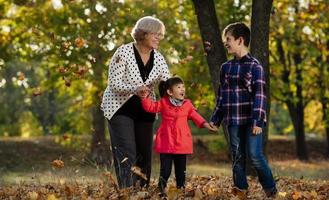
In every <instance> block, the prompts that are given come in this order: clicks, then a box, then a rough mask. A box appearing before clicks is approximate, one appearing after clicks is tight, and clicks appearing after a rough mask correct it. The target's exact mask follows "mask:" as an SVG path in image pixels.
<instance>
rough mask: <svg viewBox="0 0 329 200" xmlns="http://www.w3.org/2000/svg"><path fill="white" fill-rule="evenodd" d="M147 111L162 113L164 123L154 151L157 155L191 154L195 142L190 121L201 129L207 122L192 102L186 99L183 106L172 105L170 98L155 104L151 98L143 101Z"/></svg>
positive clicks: (157, 135)
mask: <svg viewBox="0 0 329 200" xmlns="http://www.w3.org/2000/svg"><path fill="white" fill-rule="evenodd" d="M142 105H143V108H144V109H145V111H147V112H152V113H158V112H160V113H161V116H162V121H161V125H160V127H159V129H158V130H157V134H156V138H155V142H154V150H155V151H156V152H157V153H173V154H191V153H193V141H192V135H191V130H190V127H189V126H188V120H189V119H191V120H192V121H193V122H194V123H195V124H196V125H197V126H198V127H199V128H202V127H203V123H205V122H206V121H205V120H204V119H203V117H202V116H201V115H200V114H199V113H198V112H197V111H196V109H195V108H194V106H193V105H192V103H191V101H190V100H188V99H185V100H184V102H183V105H182V106H179V107H176V106H174V105H172V104H171V103H170V101H169V98H168V97H163V98H161V100H160V101H157V102H154V101H152V100H151V99H149V98H145V99H143V100H142Z"/></svg>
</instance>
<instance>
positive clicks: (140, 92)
mask: <svg viewBox="0 0 329 200" xmlns="http://www.w3.org/2000/svg"><path fill="white" fill-rule="evenodd" d="M150 92H151V90H150V88H148V87H146V86H140V87H138V88H137V89H136V94H137V96H139V97H140V98H142V99H143V98H146V97H147V96H148V95H149V94H150Z"/></svg>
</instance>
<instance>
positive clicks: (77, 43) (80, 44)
mask: <svg viewBox="0 0 329 200" xmlns="http://www.w3.org/2000/svg"><path fill="white" fill-rule="evenodd" d="M74 44H75V46H77V47H78V48H82V47H83V46H84V45H85V44H86V41H85V40H84V39H82V38H81V37H78V38H76V39H75V40H74Z"/></svg>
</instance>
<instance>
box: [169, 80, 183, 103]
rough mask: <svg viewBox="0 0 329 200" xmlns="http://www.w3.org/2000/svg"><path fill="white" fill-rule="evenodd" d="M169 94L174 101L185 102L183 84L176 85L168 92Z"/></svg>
mask: <svg viewBox="0 0 329 200" xmlns="http://www.w3.org/2000/svg"><path fill="white" fill-rule="evenodd" d="M167 93H168V95H169V96H170V97H172V98H174V99H179V100H183V99H184V97H185V86H184V84H183V83H179V84H176V85H174V86H173V87H172V88H171V89H169V90H167Z"/></svg>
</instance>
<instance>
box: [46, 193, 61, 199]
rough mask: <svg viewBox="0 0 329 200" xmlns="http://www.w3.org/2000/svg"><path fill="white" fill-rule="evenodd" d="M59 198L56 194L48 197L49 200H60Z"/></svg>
mask: <svg viewBox="0 0 329 200" xmlns="http://www.w3.org/2000/svg"><path fill="white" fill-rule="evenodd" d="M58 199H59V198H57V197H56V196H55V195H54V194H50V195H48V196H47V200H58Z"/></svg>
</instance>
